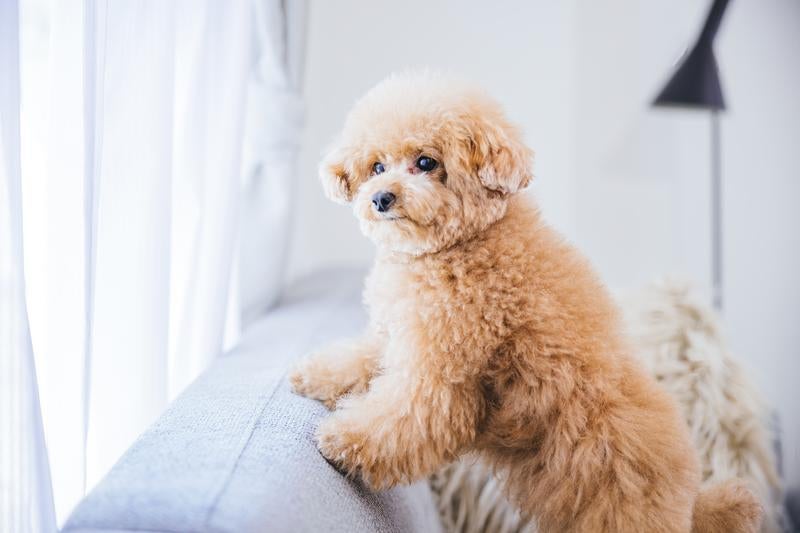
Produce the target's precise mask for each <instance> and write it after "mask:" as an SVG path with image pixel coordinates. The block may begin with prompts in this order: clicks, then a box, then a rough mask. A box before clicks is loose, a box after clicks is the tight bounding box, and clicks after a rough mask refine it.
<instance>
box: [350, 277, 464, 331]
mask: <svg viewBox="0 0 800 533" xmlns="http://www.w3.org/2000/svg"><path fill="white" fill-rule="evenodd" d="M456 287H457V285H456V283H455V282H454V279H453V276H452V274H451V273H450V272H449V270H448V269H446V268H445V269H443V268H441V266H440V265H437V264H430V263H426V264H425V263H424V264H420V263H417V264H412V265H407V264H402V263H401V264H396V263H389V262H386V263H381V262H378V263H377V264H376V265H375V268H374V269H373V271H372V273H371V274H370V276H369V277H368V278H367V282H366V286H365V294H364V298H365V302H366V303H367V306H368V308H369V312H370V319H371V321H372V323H373V324H374V325H376V326H378V327H379V328H380V329H382V330H384V331H387V332H389V333H390V334H391V333H396V332H399V331H401V330H404V331H408V330H410V329H414V330H415V331H417V332H419V333H420V334H423V336H425V337H429V336H430V335H429V334H430V333H431V332H429V331H428V330H429V329H431V328H435V329H436V334H437V336H439V335H442V334H444V331H442V330H443V329H447V328H446V326H447V325H448V324H449V322H451V321H452V318H453V309H461V310H463V309H464V303H465V302H462V301H460V300H461V299H460V298H459V295H458V291H457V290H456Z"/></svg>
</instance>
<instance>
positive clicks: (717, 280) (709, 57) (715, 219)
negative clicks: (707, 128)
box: [653, 0, 728, 310]
mask: <svg viewBox="0 0 800 533" xmlns="http://www.w3.org/2000/svg"><path fill="white" fill-rule="evenodd" d="M726 7H728V0H714V3H713V4H712V5H711V10H710V11H709V13H708V17H707V18H706V22H705V24H704V25H703V30H702V31H701V32H700V36H699V37H698V38H697V42H696V43H695V45H694V47H693V48H692V49H691V50H690V51H689V52H688V53H687V54H685V55H684V56H683V57H682V58H681V60H680V62H679V64H678V67H677V69H676V70H675V72H674V73H673V74H672V76H671V77H670V79H669V81H668V82H667V84H666V85H665V86H664V88H663V89H662V90H661V92H660V93H659V95H658V96H657V97H656V99H655V100H654V101H653V105H654V106H668V107H689V108H695V109H703V110H709V111H711V240H712V257H711V268H712V279H713V287H712V291H713V292H712V298H713V302H714V307H715V308H716V309H717V310H722V168H721V165H720V155H721V154H720V131H719V113H720V111H722V110H724V109H725V99H724V98H723V96H722V87H721V86H720V82H719V71H718V69H717V60H716V59H715V58H714V37H715V36H716V34H717V30H718V29H719V25H720V22H721V21H722V15H724V14H725V8H726Z"/></svg>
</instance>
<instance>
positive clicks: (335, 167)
mask: <svg viewBox="0 0 800 533" xmlns="http://www.w3.org/2000/svg"><path fill="white" fill-rule="evenodd" d="M348 153H349V150H348V149H347V148H345V147H343V146H341V145H339V146H335V147H333V148H331V150H330V151H329V152H328V153H327V155H326V156H325V157H324V158H322V163H320V165H319V179H320V181H322V188H323V189H324V191H325V196H327V197H328V198H330V199H331V200H333V201H334V202H336V203H339V204H346V203H349V202H350V201H351V200H352V199H353V191H352V189H351V179H350V178H351V177H350V170H348V168H347V167H348V165H347V159H348Z"/></svg>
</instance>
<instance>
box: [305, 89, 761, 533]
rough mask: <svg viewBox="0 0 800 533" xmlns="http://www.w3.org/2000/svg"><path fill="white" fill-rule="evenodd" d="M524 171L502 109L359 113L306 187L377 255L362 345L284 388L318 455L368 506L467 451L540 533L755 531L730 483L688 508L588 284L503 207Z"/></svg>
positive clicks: (683, 456) (527, 170) (564, 255)
mask: <svg viewBox="0 0 800 533" xmlns="http://www.w3.org/2000/svg"><path fill="white" fill-rule="evenodd" d="M531 163H532V152H531V151H530V150H529V149H528V148H527V147H526V146H525V144H524V143H523V140H522V136H521V134H520V132H519V130H518V129H517V128H516V127H514V126H513V125H512V124H511V123H510V122H509V121H508V120H507V119H506V117H505V115H504V113H503V111H502V110H501V108H500V107H499V106H498V105H497V104H496V103H495V102H494V101H493V100H491V99H490V98H488V97H487V96H486V95H485V94H484V93H482V92H481V91H479V90H476V89H473V88H471V87H469V86H468V85H465V84H462V83H459V82H455V81H453V80H450V79H449V78H447V77H445V76H442V75H438V74H433V73H416V74H415V73H407V74H402V75H394V76H392V77H390V78H388V79H387V80H385V81H383V82H382V83H380V84H379V85H378V86H376V87H375V88H373V89H372V90H371V91H369V92H368V93H367V94H366V95H365V96H364V97H363V98H362V99H361V100H360V101H359V102H357V104H356V105H355V107H354V109H353V110H352V111H351V112H350V114H349V116H348V117H347V120H346V122H345V126H344V130H343V132H342V133H341V135H340V136H339V138H338V139H337V141H336V142H335V145H334V147H333V149H332V150H331V151H330V153H329V154H328V155H327V156H326V157H325V158H324V160H323V162H322V164H321V168H320V174H321V179H322V183H323V185H324V189H325V192H326V194H327V195H328V196H329V197H330V198H331V199H333V200H335V201H337V202H341V203H351V204H352V205H353V210H354V211H355V215H356V217H357V218H358V220H359V222H360V226H361V230H362V231H363V232H364V233H365V234H366V235H367V236H368V237H369V238H370V239H371V240H372V241H374V242H375V244H376V245H377V249H378V251H377V257H376V260H375V264H374V266H373V268H372V271H371V273H370V274H369V276H368V278H367V280H366V286H365V290H364V300H365V302H366V305H367V307H368V310H369V316H370V321H369V325H368V327H367V330H366V332H365V333H364V334H363V336H361V337H359V338H356V339H353V340H350V341H346V342H342V343H339V344H337V345H334V346H331V347H329V348H327V349H324V350H322V351H320V352H319V353H316V354H314V355H312V356H311V357H310V358H308V359H307V360H305V361H303V362H301V363H300V364H299V365H298V367H297V368H296V369H295V370H294V371H293V373H292V374H291V376H290V380H291V383H292V386H293V388H294V390H295V391H296V392H298V393H300V394H303V395H305V396H308V397H310V398H316V399H318V400H321V401H323V402H325V403H326V404H327V405H328V406H329V407H330V408H333V409H335V410H334V411H333V413H332V414H331V415H330V416H329V417H328V418H327V419H325V420H323V421H322V423H321V425H320V426H319V428H318V430H317V435H316V438H317V443H318V447H319V450H320V451H321V453H322V454H323V455H324V456H325V457H326V458H327V459H328V460H329V461H330V462H332V463H333V464H335V465H336V466H338V467H339V468H340V469H341V470H342V471H344V472H345V473H347V474H349V475H352V476H358V477H360V478H361V479H362V480H363V481H364V482H365V483H366V484H367V485H369V486H370V487H372V488H374V489H385V488H388V487H392V486H394V485H397V484H401V483H410V482H412V481H415V480H419V479H422V478H425V477H426V476H428V475H430V474H432V473H433V472H434V471H436V470H437V469H438V468H440V467H441V466H443V465H444V464H446V463H447V462H449V461H452V460H453V459H454V458H456V457H458V456H460V455H461V454H464V453H467V452H472V453H477V454H479V455H480V456H482V457H483V458H484V459H485V460H486V461H487V462H488V463H489V464H491V465H492V466H493V468H494V470H495V472H496V474H497V476H498V477H499V478H500V479H501V480H502V482H503V483H504V486H505V488H506V493H507V495H508V497H509V498H510V500H511V501H512V502H514V503H515V504H516V505H517V506H518V507H519V509H520V510H521V512H522V513H523V514H525V515H527V516H530V517H533V518H534V519H535V520H536V521H537V524H538V527H539V530H540V531H542V532H565V531H570V532H572V531H575V532H577V531H582V532H604V531H613V532H623V531H630V532H637V533H640V532H651V531H652V532H655V531H657V532H688V531H697V532H735V531H742V532H744V531H756V530H757V529H758V524H759V522H760V515H761V507H760V505H759V503H758V502H757V501H756V500H755V498H754V497H753V496H752V494H751V493H750V492H749V490H748V489H747V488H745V487H744V486H743V485H742V484H741V483H740V482H739V481H736V480H731V481H730V482H727V483H725V484H722V485H718V486H714V487H711V488H710V489H706V490H701V488H700V471H699V466H698V459H697V456H696V452H695V450H694V449H693V448H692V445H691V443H690V437H689V434H688V430H687V428H686V426H685V423H684V422H683V421H682V419H681V417H680V416H679V413H678V411H677V408H676V405H675V403H674V402H673V400H672V399H671V398H670V397H669V396H668V395H667V394H666V393H665V392H664V391H663V390H662V389H661V388H660V387H659V386H658V385H657V384H656V382H655V381H654V380H653V379H651V378H650V377H649V376H648V375H647V374H646V372H645V371H644V370H643V369H642V368H641V367H640V366H639V364H638V363H637V362H636V360H635V359H634V357H633V356H632V353H631V348H630V347H629V346H628V344H627V343H626V341H625V339H624V337H623V335H622V332H621V326H620V322H619V319H618V313H617V310H616V309H615V306H614V304H613V302H612V300H611V298H610V296H609V294H608V292H607V290H606V288H605V287H604V285H603V283H602V282H601V281H600V280H599V279H598V277H597V275H596V274H595V273H594V272H593V271H592V269H591V267H590V265H589V263H588V262H587V260H586V259H584V257H583V256H582V255H581V254H580V253H579V252H577V251H576V250H575V248H573V247H572V246H571V245H570V244H568V243H567V242H565V240H564V239H563V238H562V237H560V236H559V235H558V234H557V233H556V232H555V231H554V230H553V229H551V228H550V227H548V225H547V224H545V222H544V221H543V219H542V217H541V215H540V213H539V211H538V209H537V208H536V207H535V206H533V205H532V204H531V202H530V200H529V199H526V198H523V197H522V196H520V195H517V193H518V192H519V191H520V190H521V189H523V188H524V187H525V186H527V185H528V183H529V182H530V181H531V178H532V172H531Z"/></svg>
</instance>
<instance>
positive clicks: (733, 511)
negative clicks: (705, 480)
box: [692, 480, 763, 533]
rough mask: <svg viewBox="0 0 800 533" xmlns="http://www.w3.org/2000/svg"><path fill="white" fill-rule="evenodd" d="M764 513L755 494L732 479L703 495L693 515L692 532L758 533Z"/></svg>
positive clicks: (704, 491) (699, 496)
mask: <svg viewBox="0 0 800 533" xmlns="http://www.w3.org/2000/svg"><path fill="white" fill-rule="evenodd" d="M762 514H763V509H762V507H761V505H760V504H759V502H758V500H757V499H756V497H755V495H753V493H752V492H750V490H748V489H747V488H746V487H745V486H744V484H743V483H742V482H740V481H738V480H731V481H728V482H725V483H721V484H718V485H714V486H712V487H710V488H708V489H705V490H703V491H702V492H700V494H699V495H698V497H697V500H696V501H695V504H694V512H693V514H692V533H755V532H756V531H758V530H759V528H760V525H761V518H762Z"/></svg>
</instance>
